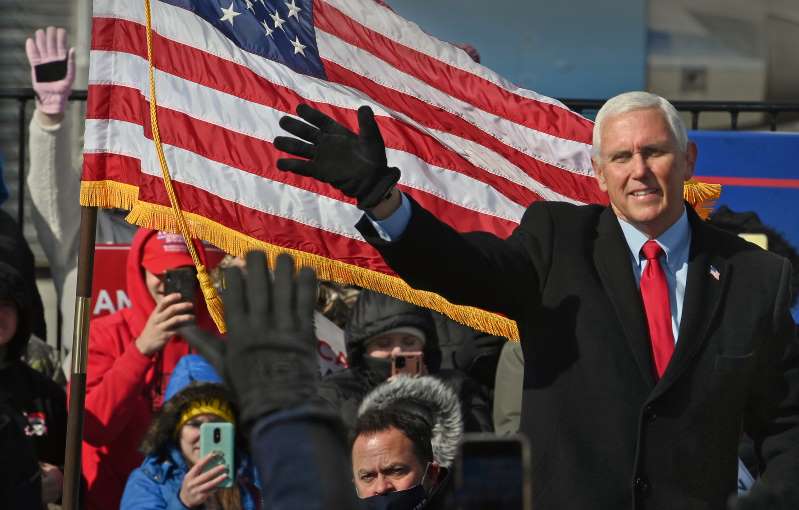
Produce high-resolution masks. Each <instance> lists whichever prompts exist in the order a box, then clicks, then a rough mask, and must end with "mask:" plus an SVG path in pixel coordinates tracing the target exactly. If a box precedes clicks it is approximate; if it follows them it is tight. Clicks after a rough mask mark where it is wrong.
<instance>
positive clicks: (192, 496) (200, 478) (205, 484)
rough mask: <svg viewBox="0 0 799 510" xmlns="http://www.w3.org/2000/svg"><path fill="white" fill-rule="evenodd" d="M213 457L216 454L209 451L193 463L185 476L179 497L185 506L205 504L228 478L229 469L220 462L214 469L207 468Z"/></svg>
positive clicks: (191, 506)
mask: <svg viewBox="0 0 799 510" xmlns="http://www.w3.org/2000/svg"><path fill="white" fill-rule="evenodd" d="M213 457H214V454H212V453H209V454H208V455H206V456H205V457H202V458H200V460H199V462H197V464H195V465H193V466H192V467H191V469H189V471H188V472H187V473H186V475H185V476H184V477H183V481H182V482H181V484H180V492H179V493H178V498H179V499H180V502H181V503H183V506H185V507H187V508H195V507H199V506H200V505H202V504H204V503H205V502H206V500H207V499H208V498H209V497H211V495H212V494H213V493H214V492H215V491H216V489H217V488H218V487H219V486H220V484H221V483H222V482H224V481H225V479H226V478H227V469H226V468H225V466H224V465H221V464H220V465H218V466H216V467H214V468H212V469H207V464H208V463H209V462H210V461H211V460H212V459H213Z"/></svg>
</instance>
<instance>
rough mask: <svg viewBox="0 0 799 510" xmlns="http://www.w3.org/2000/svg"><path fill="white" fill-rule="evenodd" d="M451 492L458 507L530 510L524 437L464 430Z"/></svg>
mask: <svg viewBox="0 0 799 510" xmlns="http://www.w3.org/2000/svg"><path fill="white" fill-rule="evenodd" d="M455 494H456V499H457V504H458V506H457V508H458V509H459V510H494V509H498V508H507V509H514V510H516V509H518V510H532V507H533V487H532V480H531V466H530V444H529V442H528V441H527V438H526V437H525V436H522V435H513V436H496V435H493V434H464V436H463V442H462V443H461V451H460V455H459V456H458V458H457V460H456V468H455Z"/></svg>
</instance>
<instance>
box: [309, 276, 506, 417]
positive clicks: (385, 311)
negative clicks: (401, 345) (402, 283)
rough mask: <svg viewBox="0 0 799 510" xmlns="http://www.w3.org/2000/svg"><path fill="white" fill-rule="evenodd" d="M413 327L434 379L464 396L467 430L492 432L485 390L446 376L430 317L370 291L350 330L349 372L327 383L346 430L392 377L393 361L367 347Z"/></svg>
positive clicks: (450, 373)
mask: <svg viewBox="0 0 799 510" xmlns="http://www.w3.org/2000/svg"><path fill="white" fill-rule="evenodd" d="M409 326H410V327H415V328H418V329H420V330H422V332H424V334H425V338H426V340H425V346H424V350H423V353H424V363H425V365H426V366H427V371H428V373H429V374H431V375H434V376H435V377H437V378H439V379H441V380H443V381H445V382H447V384H449V385H450V386H451V387H452V388H453V389H454V390H455V392H456V394H458V396H459V398H460V401H461V407H462V411H463V415H464V423H465V426H466V430H467V431H470V432H480V431H490V430H492V424H491V409H490V406H489V402H488V396H487V395H486V394H485V392H484V391H483V389H482V388H481V387H480V385H479V384H477V383H476V382H475V381H474V380H472V379H471V378H469V377H468V376H466V375H465V374H464V373H463V372H460V371H458V370H441V368H440V367H441V350H440V348H439V345H438V337H437V335H436V326H435V323H434V321H433V317H432V315H431V314H430V312H429V311H428V310H426V309H424V308H421V307H418V306H416V305H412V304H409V303H406V302H404V301H400V300H398V299H394V298H392V297H389V296H386V295H384V294H380V293H377V292H372V291H368V290H364V291H362V292H361V293H360V295H359V296H358V301H357V302H356V303H355V306H354V307H353V309H352V313H351V315H350V319H349V321H348V322H347V325H346V327H345V329H344V337H345V340H346V342H347V360H348V363H349V368H347V369H345V370H341V371H339V372H334V373H332V374H330V375H328V376H327V377H325V378H324V379H322V381H321V382H320V384H319V394H320V396H321V397H322V398H323V399H324V400H326V401H327V402H328V403H329V404H330V405H331V406H332V407H333V408H334V409H336V410H337V411H338V412H339V414H340V416H341V419H342V421H343V422H344V424H345V426H346V427H347V428H348V429H349V430H352V428H353V426H354V425H355V420H356V418H357V415H358V406H360V404H361V401H362V400H363V398H364V397H365V396H366V394H367V393H369V392H370V391H371V390H372V389H374V388H375V387H377V386H378V385H379V384H381V383H382V382H384V381H385V380H386V379H388V378H389V377H390V375H391V364H390V362H389V361H388V360H385V359H377V358H370V357H368V356H366V343H367V341H368V340H369V339H371V338H373V337H375V336H377V335H380V334H382V333H385V332H386V331H389V330H392V329H395V328H399V327H409Z"/></svg>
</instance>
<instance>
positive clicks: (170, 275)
mask: <svg viewBox="0 0 799 510" xmlns="http://www.w3.org/2000/svg"><path fill="white" fill-rule="evenodd" d="M198 285H199V284H198V282H197V270H196V269H194V268H193V267H179V268H177V269H170V270H168V271H166V272H165V273H164V294H174V293H175V292H178V293H180V298H181V301H188V302H193V301H194V295H195V294H197V287H198Z"/></svg>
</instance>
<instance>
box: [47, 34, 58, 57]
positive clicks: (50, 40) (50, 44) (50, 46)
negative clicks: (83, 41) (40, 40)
mask: <svg viewBox="0 0 799 510" xmlns="http://www.w3.org/2000/svg"><path fill="white" fill-rule="evenodd" d="M46 36H47V37H46V41H47V56H48V57H51V58H52V57H57V56H58V53H56V52H57V51H58V48H57V47H56V37H57V31H56V28H55V27H47V33H46Z"/></svg>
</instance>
